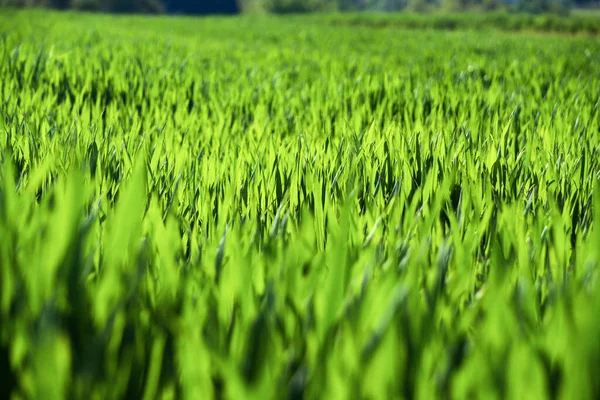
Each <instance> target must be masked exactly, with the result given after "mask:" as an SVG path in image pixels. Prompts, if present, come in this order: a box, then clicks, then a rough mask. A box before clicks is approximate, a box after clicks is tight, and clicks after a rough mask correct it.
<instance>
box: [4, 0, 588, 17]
mask: <svg viewBox="0 0 600 400" xmlns="http://www.w3.org/2000/svg"><path fill="white" fill-rule="evenodd" d="M0 6H2V7H49V8H56V9H79V10H85V11H103V12H121V13H170V14H235V13H257V12H270V13H303V12H328V11H401V10H408V11H417V12H428V11H436V10H440V11H498V10H506V11H514V12H529V13H558V14H567V13H568V12H569V11H570V10H571V9H572V8H574V7H576V8H586V7H590V8H598V1H590V0H0Z"/></svg>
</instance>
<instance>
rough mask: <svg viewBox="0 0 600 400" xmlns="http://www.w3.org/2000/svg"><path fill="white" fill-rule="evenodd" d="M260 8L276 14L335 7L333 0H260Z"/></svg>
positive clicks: (329, 9) (328, 9)
mask: <svg viewBox="0 0 600 400" xmlns="http://www.w3.org/2000/svg"><path fill="white" fill-rule="evenodd" d="M261 6H262V8H263V9H264V10H265V11H267V12H272V13H276V14H291V13H307V12H315V11H332V10H335V9H336V8H337V1H335V0H262V2H261Z"/></svg>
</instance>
